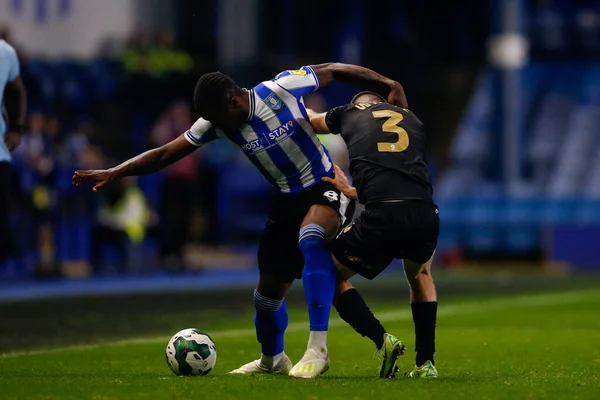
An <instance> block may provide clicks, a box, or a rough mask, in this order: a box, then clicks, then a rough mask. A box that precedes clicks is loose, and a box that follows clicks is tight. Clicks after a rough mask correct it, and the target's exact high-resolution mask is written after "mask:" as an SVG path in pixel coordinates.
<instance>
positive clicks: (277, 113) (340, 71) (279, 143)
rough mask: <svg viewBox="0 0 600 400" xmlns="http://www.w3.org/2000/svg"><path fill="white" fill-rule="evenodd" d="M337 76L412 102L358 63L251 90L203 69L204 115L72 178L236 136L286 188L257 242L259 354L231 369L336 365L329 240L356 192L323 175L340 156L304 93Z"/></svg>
mask: <svg viewBox="0 0 600 400" xmlns="http://www.w3.org/2000/svg"><path fill="white" fill-rule="evenodd" d="M334 81H338V82H343V83H351V84H370V85H378V86H379V87H381V88H383V87H386V88H387V89H388V90H389V99H388V100H389V101H390V103H392V104H397V105H399V106H401V107H406V106H407V104H406V103H407V102H406V97H405V95H404V91H403V89H402V86H401V85H400V84H399V83H398V82H395V81H393V80H391V79H388V78H385V77H383V76H381V75H379V74H377V73H376V72H374V71H371V70H369V69H367V68H363V67H359V66H355V65H348V64H340V63H327V64H320V65H314V66H305V67H302V68H300V69H298V70H288V71H284V72H282V73H280V74H279V75H277V76H276V77H275V78H274V79H272V80H270V81H265V82H262V83H260V84H258V85H257V86H255V87H254V88H252V89H250V90H247V89H243V88H241V87H239V86H238V85H237V84H236V83H235V82H234V81H233V80H232V79H231V78H230V77H228V76H227V75H224V74H222V73H220V72H212V73H208V74H205V75H203V76H202V77H201V78H200V80H199V81H198V84H197V85H196V89H195V92H194V105H195V108H196V110H197V111H198V114H200V119H198V121H196V123H194V125H193V126H192V127H191V128H190V129H189V130H188V131H187V132H185V133H184V134H183V135H181V136H180V137H179V138H178V139H175V140H174V141H172V142H170V143H168V144H166V145H164V146H162V147H160V148H156V149H153V150H150V151H147V152H145V153H143V154H141V155H139V156H137V157H135V158H132V159H131V160H128V161H126V162H124V163H123V164H121V165H119V166H117V167H114V168H111V169H108V170H94V171H76V172H75V174H74V176H73V183H74V184H75V185H79V184H81V182H82V181H83V180H90V181H93V182H95V186H94V190H95V191H96V190H98V189H99V188H101V187H102V186H104V185H105V184H107V183H109V182H110V181H113V180H115V179H119V178H123V177H126V176H132V175H141V174H148V173H153V172H156V171H158V170H160V169H162V168H164V167H166V166H168V165H170V164H172V163H174V162H176V161H177V160H179V159H181V158H182V157H184V156H186V155H188V154H190V153H191V152H193V151H194V150H196V149H198V148H199V147H201V146H203V145H205V144H206V143H208V142H210V141H213V140H216V139H218V138H223V139H226V140H229V141H231V142H233V143H234V144H236V145H237V146H239V147H240V149H242V151H243V152H244V154H245V155H246V156H247V157H248V158H249V159H250V161H251V162H252V163H253V164H254V165H255V166H256V168H258V170H259V171H260V172H261V173H262V174H263V175H264V177H265V178H266V179H267V180H268V181H269V182H271V183H272V184H273V185H274V186H275V187H277V188H278V189H279V193H278V194H277V195H276V197H275V199H274V202H273V205H272V208H271V211H270V214H269V219H268V221H267V224H266V227H265V231H264V234H263V236H262V239H261V243H260V245H259V249H258V267H259V271H260V279H259V282H258V285H257V288H256V290H255V292H254V304H255V308H256V317H255V325H256V335H257V339H258V341H259V342H260V344H261V347H262V356H261V358H260V359H258V360H255V361H252V362H250V363H248V364H245V365H243V366H242V367H240V368H238V369H236V370H234V371H232V372H233V373H239V374H253V373H269V372H271V373H289V375H290V376H293V377H302V378H314V377H316V376H319V375H320V374H322V373H323V372H325V371H326V370H327V369H328V368H329V355H328V351H327V329H328V324H329V314H330V311H331V305H332V302H333V299H334V293H335V288H336V269H335V265H334V264H333V260H332V259H331V256H330V254H329V250H328V248H327V241H328V240H330V239H332V238H333V237H335V235H336V234H337V232H339V230H340V226H341V224H342V223H343V222H345V219H346V215H345V213H346V211H347V207H348V204H349V201H348V199H347V198H346V197H345V196H343V195H342V193H341V192H340V191H339V190H338V189H336V188H335V186H333V185H332V184H331V183H329V182H323V181H322V178H323V177H333V164H332V162H331V159H330V158H329V155H328V154H327V151H326V150H325V149H324V147H323V146H322V145H321V143H320V142H319V140H318V138H317V136H316V134H315V132H314V131H313V129H312V126H311V124H310V122H309V118H308V115H307V113H306V109H305V107H304V103H303V100H302V96H303V95H305V94H307V93H310V92H312V91H315V90H317V89H318V88H319V87H321V86H326V85H329V84H330V83H333V82H334ZM298 278H302V279H303V283H304V290H305V296H306V300H307V304H308V314H309V320H310V337H309V343H308V348H307V351H306V353H305V355H304V357H303V358H302V359H301V360H300V362H299V363H298V364H296V365H295V366H294V367H293V368H292V362H291V361H290V359H289V358H288V357H287V355H286V354H285V353H284V346H283V337H284V333H285V329H286V327H287V322H288V317H287V311H286V307H285V301H284V299H285V295H286V292H287V290H288V289H289V287H290V286H291V284H292V282H293V281H294V280H295V279H298ZM363 304H364V303H363ZM337 307H338V310H339V307H340V304H339V303H338V304H337ZM365 307H366V305H365ZM382 340H383V338H382Z"/></svg>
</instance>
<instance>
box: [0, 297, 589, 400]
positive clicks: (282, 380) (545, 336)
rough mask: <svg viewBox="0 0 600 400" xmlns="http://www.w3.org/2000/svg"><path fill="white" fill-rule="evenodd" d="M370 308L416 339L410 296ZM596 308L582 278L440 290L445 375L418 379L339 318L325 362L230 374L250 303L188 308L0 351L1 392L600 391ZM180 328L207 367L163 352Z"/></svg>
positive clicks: (529, 394) (224, 395) (295, 331)
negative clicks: (210, 350)
mask: <svg viewBox="0 0 600 400" xmlns="http://www.w3.org/2000/svg"><path fill="white" fill-rule="evenodd" d="M373 309H374V310H375V311H376V314H377V315H379V316H381V317H382V318H383V320H384V321H385V323H384V325H385V326H386V328H387V329H388V331H390V332H393V333H395V334H396V335H397V336H398V337H400V338H401V339H403V340H404V341H405V343H406V344H407V345H408V347H409V349H412V348H413V347H414V339H413V333H412V321H411V316H410V311H409V307H408V305H406V304H404V303H402V305H401V306H399V307H398V306H394V307H393V308H391V307H390V306H389V303H387V304H386V303H383V302H379V301H377V302H375V303H373ZM599 309H600V291H598V290H596V291H594V290H589V289H588V290H570V291H567V292H565V291H562V290H561V291H553V292H549V293H545V294H523V293H521V294H512V295H498V294H497V295H493V296H485V297H482V296H481V295H480V296H477V297H471V298H455V299H452V300H448V301H445V302H443V303H442V304H441V305H440V313H439V314H440V315H439V319H438V337H437V347H438V351H437V353H436V357H437V358H436V360H437V366H438V369H439V371H440V374H441V378H440V379H437V380H421V381H419V380H410V379H406V378H403V377H399V378H396V379H388V380H381V379H379V378H376V375H377V372H378V364H377V362H376V361H375V360H374V359H373V357H372V355H373V351H374V346H373V345H372V343H371V342H370V341H368V340H367V339H364V338H361V337H360V336H359V335H357V334H356V333H355V332H354V331H352V330H351V329H350V328H349V327H348V326H345V325H343V324H342V323H341V321H339V320H337V317H336V318H332V320H333V321H334V322H333V327H332V329H331V333H330V340H329V346H330V356H331V360H332V365H331V369H330V370H329V371H328V372H327V374H326V375H324V376H323V377H321V378H319V379H317V380H311V381H303V380H293V379H291V378H288V377H286V376H253V377H243V376H242V377H240V376H228V375H227V374H226V373H227V372H228V371H229V370H231V369H233V368H237V367H238V366H239V365H241V364H242V363H245V362H248V361H250V360H252V359H254V358H255V357H256V355H257V353H258V346H257V344H256V341H255V338H254V336H253V332H252V329H251V328H252V326H251V324H250V323H249V321H251V314H248V310H240V311H239V313H238V314H237V315H236V317H235V318H231V315H230V316H229V318H228V319H229V321H223V320H222V319H218V318H216V319H214V320H213V319H205V321H204V323H201V324H199V323H193V322H192V318H190V315H187V314H185V316H182V318H181V319H180V320H178V321H170V323H172V324H173V326H172V327H171V328H170V330H165V331H164V332H163V335H161V337H159V338H141V340H137V341H135V340H134V341H130V342H126V341H125V342H118V343H112V344H100V345H97V346H89V347H78V348H74V349H70V350H65V349H64V348H62V349H55V351H51V352H44V351H42V352H38V353H36V352H35V351H34V352H32V353H20V354H19V353H7V354H5V355H4V356H0V398H2V399H5V400H8V399H44V400H50V399H97V400H104V399H219V400H225V399H246V400H252V399H271V398H272V399H345V400H349V399H377V400H379V399H398V398H415V399H463V398H466V397H467V396H468V397H470V398H476V399H599V398H600V375H599V372H598V371H599V370H600V348H599V347H598V343H600V318H598V315H599V314H598V310H599ZM305 315H306V311H305V310H303V309H302V308H300V307H295V308H292V310H291V318H290V319H291V321H302V320H305ZM215 321H216V322H215ZM186 327H197V328H199V329H203V330H205V331H208V332H209V333H210V334H211V336H212V337H213V339H214V340H215V342H216V344H217V347H218V361H217V365H216V367H215V368H214V370H213V371H212V372H211V374H210V375H208V376H206V377H177V376H175V375H173V374H172V373H171V371H170V370H169V368H168V367H167V365H166V363H165V358H164V348H165V345H166V342H167V340H168V338H169V337H170V335H172V334H173V333H175V331H177V330H179V329H182V328H186ZM232 328H233V329H238V330H236V331H232V330H231V329H232ZM40 329H41V331H42V333H43V329H44V328H43V326H41V327H40ZM141 336H144V335H141ZM307 336H308V335H307V328H306V326H305V325H304V324H302V323H300V324H298V323H296V324H294V325H291V326H290V329H289V331H288V334H287V336H286V347H287V353H288V354H289V355H290V357H291V358H292V360H294V361H296V360H298V359H299V358H300V357H301V355H302V353H303V350H304V348H305V345H306V339H307ZM413 362H414V353H413V352H412V351H410V352H407V354H406V355H405V356H404V357H403V358H401V359H400V362H399V366H400V367H401V369H402V370H405V371H408V370H409V369H411V367H412V364H413Z"/></svg>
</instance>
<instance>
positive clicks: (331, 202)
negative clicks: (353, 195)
mask: <svg viewBox="0 0 600 400" xmlns="http://www.w3.org/2000/svg"><path fill="white" fill-rule="evenodd" d="M307 195H308V201H309V210H308V212H307V214H306V216H305V218H304V220H303V222H302V226H305V225H309V224H317V225H320V226H322V227H323V228H324V229H325V232H326V234H327V236H328V239H333V238H334V237H335V235H336V234H337V233H338V232H339V231H340V229H341V228H342V226H344V224H347V223H348V222H349V221H351V219H352V215H353V214H354V210H355V208H356V203H355V202H354V201H352V200H350V199H348V198H347V197H346V196H344V195H343V194H342V193H341V192H340V191H339V190H338V189H337V188H336V187H335V186H333V185H332V184H331V183H327V182H320V183H318V184H316V185H315V186H313V187H312V188H310V189H309V190H308V193H307Z"/></svg>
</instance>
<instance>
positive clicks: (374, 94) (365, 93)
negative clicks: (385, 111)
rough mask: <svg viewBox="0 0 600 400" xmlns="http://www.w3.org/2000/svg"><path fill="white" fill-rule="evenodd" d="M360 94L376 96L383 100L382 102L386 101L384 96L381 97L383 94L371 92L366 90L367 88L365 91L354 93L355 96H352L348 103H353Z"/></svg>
mask: <svg viewBox="0 0 600 400" xmlns="http://www.w3.org/2000/svg"><path fill="white" fill-rule="evenodd" d="M362 96H373V97H377V98H378V99H379V100H381V101H383V102H384V103H385V102H386V101H387V100H386V99H385V97H383V96H382V95H380V94H379V93H375V92H371V91H368V90H367V91H364V92H360V93H357V94H356V96H354V97H353V98H352V101H351V102H350V103H352V104H354V102H355V101H356V99H358V98H359V97H362Z"/></svg>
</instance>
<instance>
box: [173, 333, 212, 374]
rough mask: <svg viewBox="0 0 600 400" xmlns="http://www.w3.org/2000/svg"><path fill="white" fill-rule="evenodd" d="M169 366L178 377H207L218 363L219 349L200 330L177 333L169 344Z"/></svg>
mask: <svg viewBox="0 0 600 400" xmlns="http://www.w3.org/2000/svg"><path fill="white" fill-rule="evenodd" d="M166 354H167V364H168V365H169V367H170V368H171V370H172V371H173V372H174V373H175V374H176V375H200V376H203V375H206V374H208V373H209V372H210V371H211V369H212V368H213V367H214V366H215V363H216V362H217V347H216V346H215V343H214V342H213V341H212V339H211V338H210V336H208V335H207V334H206V333H204V332H202V331H199V330H198V329H193V328H189V329H184V330H182V331H179V332H177V333H176V334H175V335H173V337H172V338H171V340H169V344H167V351H166Z"/></svg>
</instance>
